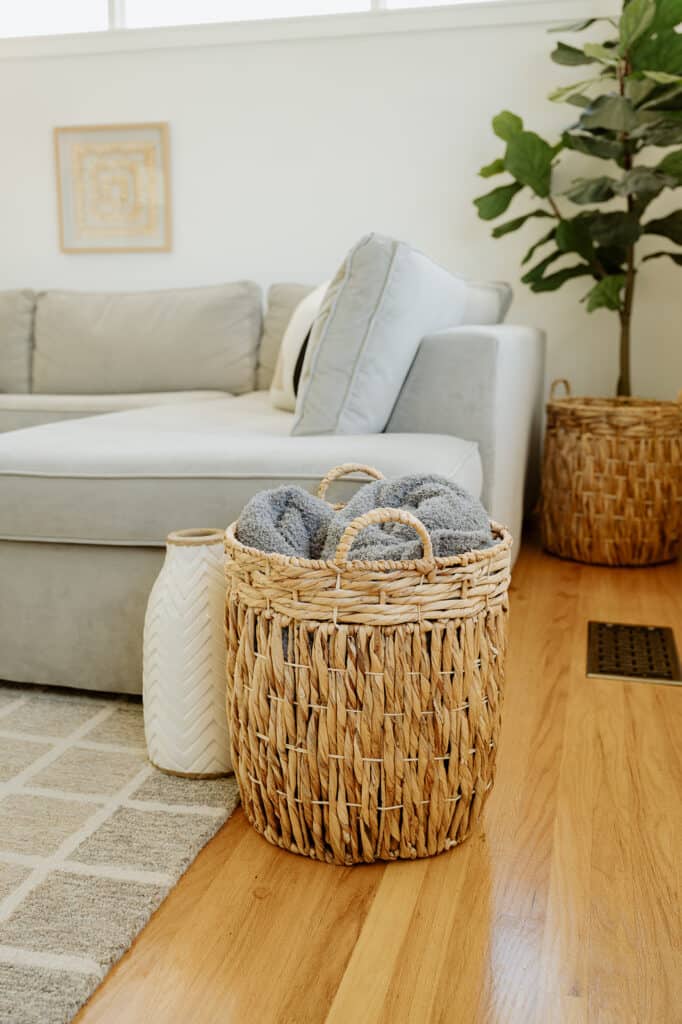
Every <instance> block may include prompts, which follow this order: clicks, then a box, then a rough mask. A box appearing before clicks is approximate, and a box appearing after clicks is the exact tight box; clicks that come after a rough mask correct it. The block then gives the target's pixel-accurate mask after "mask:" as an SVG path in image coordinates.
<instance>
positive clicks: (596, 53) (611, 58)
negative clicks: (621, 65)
mask: <svg viewBox="0 0 682 1024" xmlns="http://www.w3.org/2000/svg"><path fill="white" fill-rule="evenodd" d="M585 54H586V56H588V57H589V58H590V59H591V60H593V61H595V60H597V61H599V63H600V64H608V65H612V64H617V63H618V53H617V51H616V50H610V49H609V48H608V46H604V45H603V44H601V43H586V44H585Z"/></svg>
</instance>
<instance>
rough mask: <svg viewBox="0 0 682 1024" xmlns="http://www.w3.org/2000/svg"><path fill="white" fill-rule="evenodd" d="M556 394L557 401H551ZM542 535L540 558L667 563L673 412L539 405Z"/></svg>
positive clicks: (677, 514)
mask: <svg viewBox="0 0 682 1024" xmlns="http://www.w3.org/2000/svg"><path fill="white" fill-rule="evenodd" d="M559 385H563V386H564V387H565V389H566V393H567V397H565V398H557V397H556V392H557V389H558V387H559ZM541 510H542V535H543V543H544V546H545V547H546V548H547V550H548V551H551V552H552V553H553V554H555V555H560V556H561V557H562V558H572V559H574V560H575V561H578V562H591V563H593V564H601V565H655V564H657V563H659V562H667V561H670V560H671V559H673V558H676V557H677V556H678V554H679V551H680V540H681V538H682V405H680V403H679V402H653V401H644V400H643V399H638V398H572V397H571V392H570V386H569V384H568V381H565V380H559V381H554V383H553V384H552V390H551V393H550V400H549V402H548V404H547V433H546V437H545V454H544V469H543V476H542V505H541Z"/></svg>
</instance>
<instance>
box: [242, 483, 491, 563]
mask: <svg viewBox="0 0 682 1024" xmlns="http://www.w3.org/2000/svg"><path fill="white" fill-rule="evenodd" d="M374 508H401V509H406V510H407V511H408V512H412V513H413V515H415V516H416V517H417V518H418V519H420V520H421V521H422V523H423V524H424V526H425V527H426V529H427V530H428V531H429V534H430V536H431V542H432V544H433V550H434V554H435V555H436V556H437V557H439V558H447V557H448V556H449V555H459V554H463V553H464V552H466V551H472V550H475V549H478V548H486V547H490V545H491V544H492V543H493V536H492V533H491V531H490V524H489V520H488V514H487V512H486V511H485V509H484V508H483V506H482V505H481V503H480V501H478V500H477V499H476V498H474V497H472V495H471V494H469V492H468V491H466V490H465V489H464V488H463V487H460V486H459V485H458V484H454V483H452V482H451V481H450V480H448V479H446V478H445V477H441V476H434V475H425V474H415V475H413V476H403V477H398V478H396V479H393V480H377V481H374V482H373V483H370V484H365V485H364V486H363V487H361V488H360V489H359V490H358V491H357V492H356V494H355V495H354V496H353V498H351V500H350V501H349V502H348V504H347V505H346V506H345V507H344V508H342V509H340V510H339V511H336V512H335V511H334V510H333V509H332V508H331V507H330V506H329V505H328V504H327V503H326V502H324V501H321V500H320V499H319V498H316V497H314V496H313V495H312V494H309V493H308V491H304V490H303V489H302V488H301V487H293V486H292V487H278V488H276V489H275V490H272V491H260V492H259V493H258V494H256V495H254V497H253V498H251V500H250V501H249V502H248V503H247V504H246V506H245V507H244V511H243V512H242V514H241V516H240V517H239V522H238V524H237V536H238V538H239V540H240V541H241V542H242V544H246V545H248V546H249V547H253V548H258V549H260V550H261V551H270V552H278V553H279V554H282V555H290V556H298V557H300V558H325V559H333V558H334V555H335V553H336V548H337V546H338V543H339V541H340V540H341V536H342V534H343V532H344V530H345V529H346V527H347V526H348V524H349V523H350V522H351V521H352V520H353V519H356V518H357V517H358V516H360V515H363V513H365V512H369V511H370V510H371V509H374ZM421 556H422V545H421V541H420V540H419V538H418V536H417V535H416V534H415V532H414V530H413V529H412V528H411V527H409V526H403V525H402V524H401V523H387V524H385V525H380V526H369V527H367V528H366V529H365V530H363V531H362V533H360V534H359V535H358V537H356V539H355V541H354V542H353V546H352V548H351V550H350V556H349V557H351V558H357V559H367V560H371V561H374V560H377V559H390V560H395V561H401V560H403V559H408V558H410V559H411V558H421Z"/></svg>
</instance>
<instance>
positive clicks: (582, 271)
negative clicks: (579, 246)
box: [530, 263, 592, 292]
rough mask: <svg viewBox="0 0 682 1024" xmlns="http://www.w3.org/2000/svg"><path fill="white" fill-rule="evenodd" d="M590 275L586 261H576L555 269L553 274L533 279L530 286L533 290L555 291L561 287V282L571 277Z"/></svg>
mask: <svg viewBox="0 0 682 1024" xmlns="http://www.w3.org/2000/svg"><path fill="white" fill-rule="evenodd" d="M591 275H592V271H591V270H590V268H589V267H588V265H587V264H586V263H576V264H575V266H573V267H565V268H564V269H563V270H557V272H556V273H555V274H549V276H548V277H542V278H540V280H539V281H534V282H533V283H532V284H531V286H530V288H531V291H533V292H555V291H556V290H557V288H561V286H562V284H565V283H566V281H570V280H571V278H573V277H590V276H591Z"/></svg>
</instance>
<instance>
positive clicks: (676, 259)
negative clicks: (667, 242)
mask: <svg viewBox="0 0 682 1024" xmlns="http://www.w3.org/2000/svg"><path fill="white" fill-rule="evenodd" d="M661 256H667V257H668V259H671V260H672V261H673V263H677V265H678V267H682V253H677V252H665V251H663V250H661V252H650V253H649V255H648V256H645V257H644V259H643V260H642V263H646V261H647V260H657V259H659V258H660V257H661Z"/></svg>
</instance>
